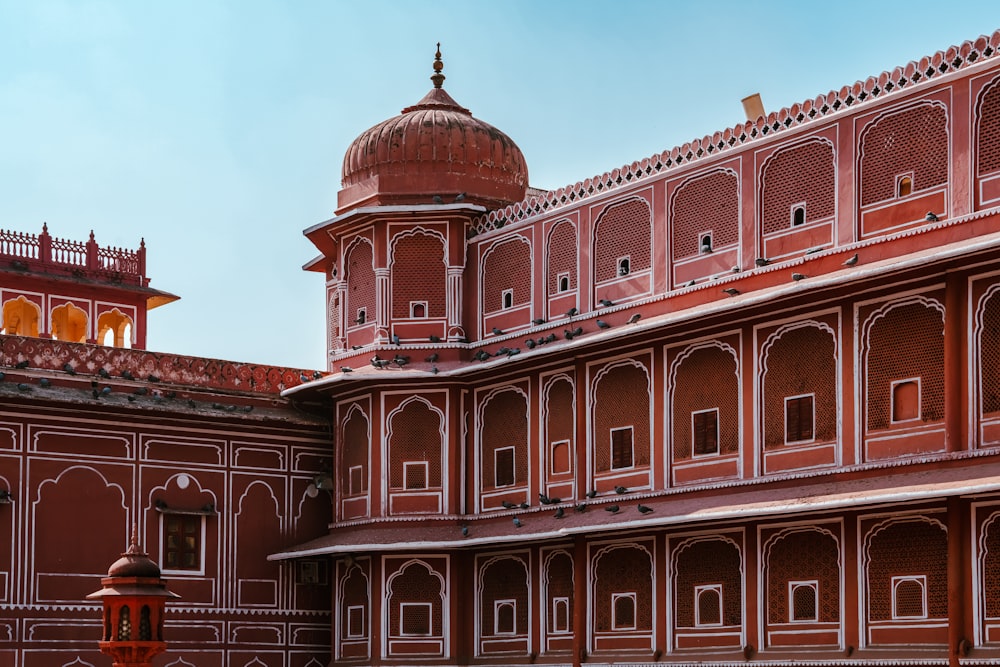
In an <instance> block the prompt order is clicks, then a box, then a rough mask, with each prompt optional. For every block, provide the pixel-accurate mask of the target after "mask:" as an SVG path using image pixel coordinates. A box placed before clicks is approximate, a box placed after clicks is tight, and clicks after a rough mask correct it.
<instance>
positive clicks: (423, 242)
mask: <svg viewBox="0 0 1000 667" xmlns="http://www.w3.org/2000/svg"><path fill="white" fill-rule="evenodd" d="M390 279H391V280H392V316H393V317H394V318H399V319H405V318H408V317H410V302H411V301H426V302H427V317H445V315H446V312H445V304H446V297H445V285H446V284H447V276H446V268H445V255H444V243H443V242H442V241H441V239H440V238H438V237H436V236H432V235H431V234H413V235H408V236H402V237H400V238H397V239H396V243H395V245H394V246H393V253H392V267H391V271H390Z"/></svg>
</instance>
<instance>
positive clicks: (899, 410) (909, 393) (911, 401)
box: [892, 379, 920, 422]
mask: <svg viewBox="0 0 1000 667" xmlns="http://www.w3.org/2000/svg"><path fill="white" fill-rule="evenodd" d="M919 417H920V380H919V379H914V380H900V381H899V382H896V383H894V384H893V385H892V421H894V422H902V421H908V420H910V419H917V418H919Z"/></svg>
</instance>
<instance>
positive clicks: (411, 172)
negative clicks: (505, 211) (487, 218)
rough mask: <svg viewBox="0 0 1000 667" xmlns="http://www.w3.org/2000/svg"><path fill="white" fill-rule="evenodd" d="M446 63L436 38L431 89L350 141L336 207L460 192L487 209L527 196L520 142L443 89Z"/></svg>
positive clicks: (432, 199)
mask: <svg viewBox="0 0 1000 667" xmlns="http://www.w3.org/2000/svg"><path fill="white" fill-rule="evenodd" d="M443 69H444V64H443V63H442V61H441V45H440V44H438V50H437V53H436V54H435V57H434V74H433V75H431V81H433V82H434V87H433V88H432V89H431V91H430V92H429V93H427V94H426V95H424V98H423V99H422V100H420V101H419V102H417V103H416V104H414V105H413V106H409V107H406V108H405V109H403V111H402V113H401V114H400V115H398V116H396V117H394V118H390V119H389V120H386V121H383V122H381V123H379V124H378V125H376V126H374V127H372V128H371V129H369V130H366V131H365V132H362V133H361V135H360V136H359V137H358V138H357V139H355V140H354V141H353V142H352V143H351V145H350V147H349V148H348V149H347V153H346V154H345V155H344V167H343V171H342V186H343V189H342V190H341V191H340V193H339V194H338V198H337V214H338V215H339V214H340V213H342V212H344V211H345V210H347V209H350V208H356V207H359V206H386V205H413V204H434V203H438V204H440V203H452V202H454V201H456V197H458V200H457V201H465V202H468V203H470V204H477V205H480V206H485V207H486V208H488V209H496V208H501V207H503V206H507V205H508V204H512V203H514V202H519V201H521V200H522V199H524V195H525V192H526V189H527V187H528V165H527V163H526V162H525V160H524V155H523V154H522V153H521V149H520V148H518V147H517V144H515V143H514V141H513V140H512V139H511V138H510V137H508V136H507V135H506V134H504V133H503V132H501V131H500V130H498V129H497V128H495V127H493V126H492V125H490V124H489V123H485V122H483V121H481V120H479V119H478V118H473V116H472V113H471V112H470V111H469V110H468V109H466V108H465V107H463V106H461V105H460V104H458V102H456V101H455V100H454V99H452V97H451V95H449V94H448V93H447V92H445V90H444V88H442V87H441V86H442V84H443V83H444V79H445V77H444V74H442V73H441V71H442V70H443ZM460 195H461V196H460Z"/></svg>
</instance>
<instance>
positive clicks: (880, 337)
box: [866, 303, 944, 431]
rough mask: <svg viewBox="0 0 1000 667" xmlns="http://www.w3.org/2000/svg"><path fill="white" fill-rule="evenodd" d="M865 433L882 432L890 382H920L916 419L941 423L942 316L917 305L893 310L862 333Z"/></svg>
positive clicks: (887, 419)
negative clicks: (865, 354) (865, 357)
mask: <svg viewBox="0 0 1000 667" xmlns="http://www.w3.org/2000/svg"><path fill="white" fill-rule="evenodd" d="M866 342H867V345H868V367H867V369H866V373H867V376H866V377H867V386H868V387H867V388H868V430H869V431H874V430H878V429H884V428H888V427H889V424H890V419H891V416H892V411H891V407H892V383H893V382H894V381H898V380H904V379H909V378H920V418H921V419H922V420H923V421H925V422H936V421H941V420H942V419H944V314H943V313H942V312H941V311H939V310H937V309H936V308H932V307H930V306H928V305H924V304H923V303H906V304H903V305H900V306H896V307H893V308H892V309H890V310H889V311H888V312H886V313H884V315H883V316H882V317H881V318H879V319H878V320H877V321H876V322H874V323H873V324H872V326H871V327H870V328H869V329H868V340H867V341H866Z"/></svg>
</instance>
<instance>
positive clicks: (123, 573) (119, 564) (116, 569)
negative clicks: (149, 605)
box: [108, 536, 160, 579]
mask: <svg viewBox="0 0 1000 667" xmlns="http://www.w3.org/2000/svg"><path fill="white" fill-rule="evenodd" d="M108 576H109V577H145V578H149V579H159V578H160V568H159V566H158V565H157V564H156V563H154V562H153V561H152V560H150V558H149V556H147V555H146V554H145V553H144V552H143V550H142V549H140V548H139V545H138V544H137V543H136V541H135V537H134V536H133V537H132V544H131V545H130V546H129V548H128V551H126V552H125V553H123V554H122V557H121V558H119V559H118V560H116V561H115V562H114V563H112V564H111V567H110V568H109V569H108Z"/></svg>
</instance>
